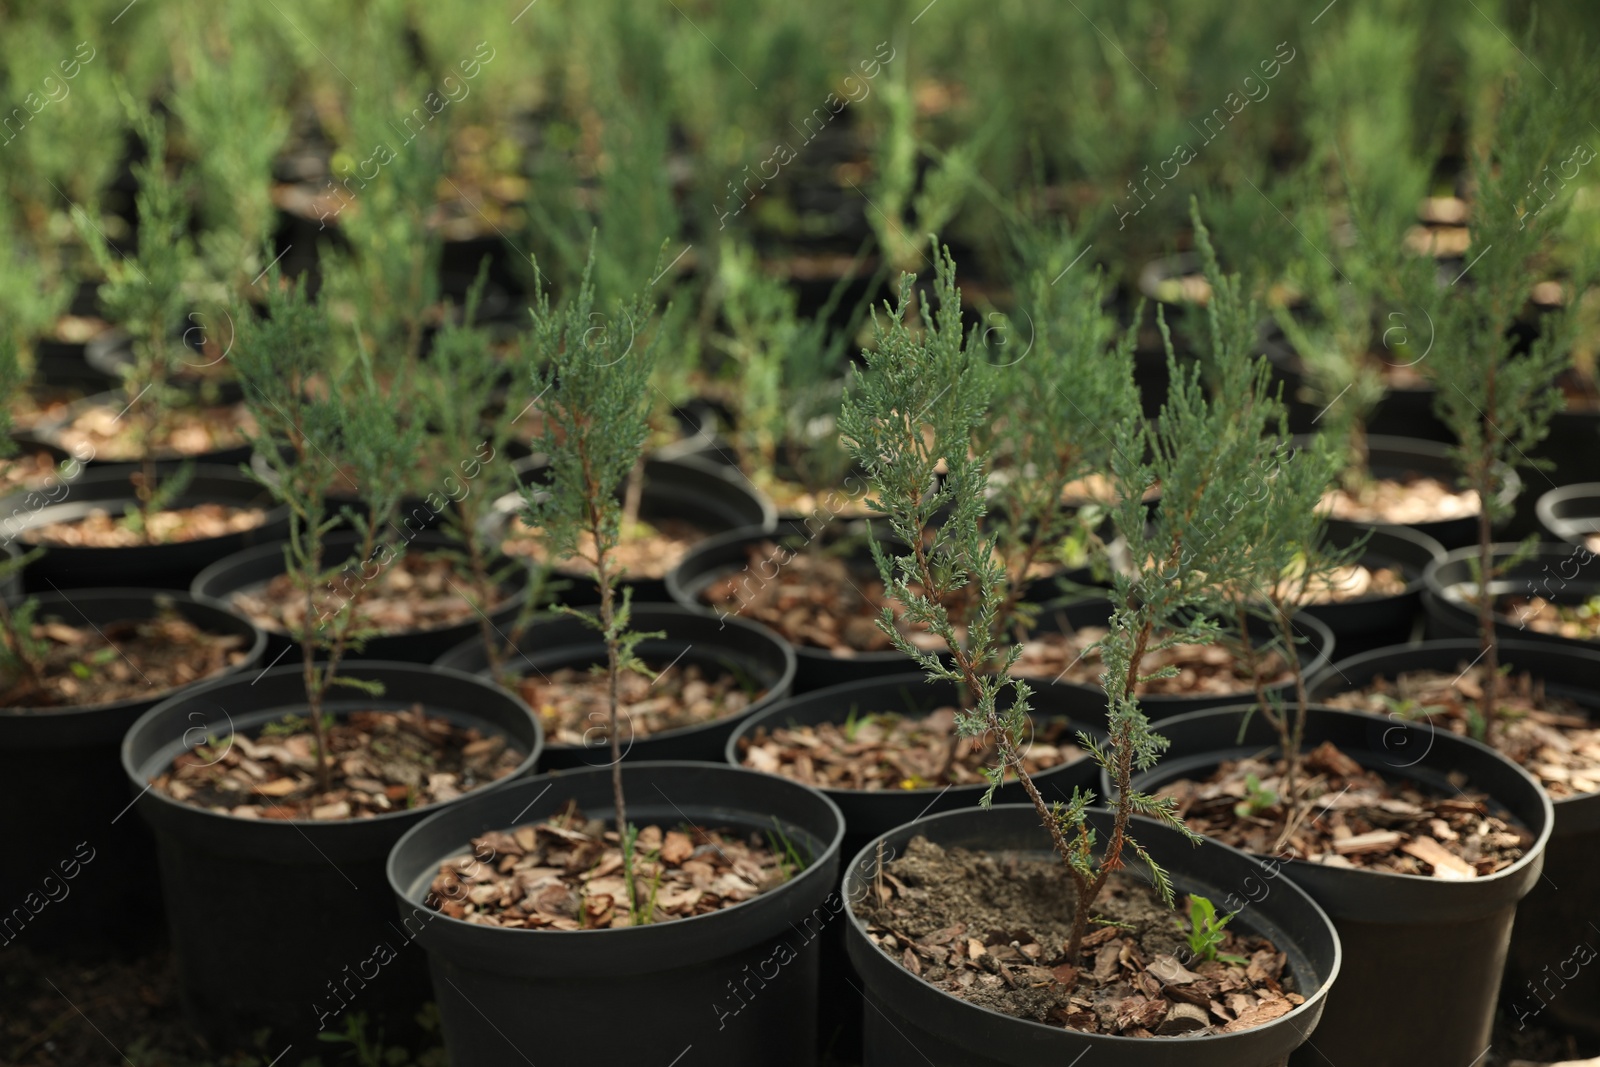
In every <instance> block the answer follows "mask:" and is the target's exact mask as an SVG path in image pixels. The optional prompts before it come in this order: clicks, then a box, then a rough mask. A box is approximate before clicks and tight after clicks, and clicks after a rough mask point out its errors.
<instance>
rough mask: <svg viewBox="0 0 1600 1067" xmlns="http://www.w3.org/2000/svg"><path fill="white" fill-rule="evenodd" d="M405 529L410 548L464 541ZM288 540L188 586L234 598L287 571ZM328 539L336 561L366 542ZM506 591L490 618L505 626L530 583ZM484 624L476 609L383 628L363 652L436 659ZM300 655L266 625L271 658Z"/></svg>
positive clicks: (216, 567) (354, 573)
mask: <svg viewBox="0 0 1600 1067" xmlns="http://www.w3.org/2000/svg"><path fill="white" fill-rule="evenodd" d="M401 533H402V534H403V535H405V536H402V537H397V538H393V543H394V544H395V545H397V546H403V547H404V548H405V549H406V550H407V551H410V552H434V551H438V550H440V549H446V548H455V547H457V546H458V545H459V542H457V541H454V540H452V539H451V538H449V537H447V536H445V535H444V534H441V533H434V532H431V531H415V530H412V529H410V528H409V527H407V528H406V529H405V530H404V531H401ZM286 544H287V542H285V541H274V542H272V543H271V544H263V545H257V546H255V547H254V548H248V549H245V550H244V551H243V552H235V553H234V554H232V555H230V556H225V557H223V558H222V559H219V560H217V561H216V562H215V563H213V564H211V565H210V566H209V567H207V568H206V569H205V570H203V571H201V572H200V573H199V574H197V575H195V577H194V581H193V582H192V583H191V584H190V586H189V592H191V593H193V594H194V595H195V596H197V597H200V598H201V599H203V600H211V601H215V602H217V603H219V604H224V605H227V604H230V603H231V598H232V596H233V594H234V593H237V592H239V591H240V590H241V589H247V588H249V587H251V586H255V585H260V584H261V583H263V582H268V581H271V580H272V579H273V578H276V577H277V576H278V575H280V574H282V573H284V569H285V567H286V563H285V561H284V555H283V550H284V547H285V545H286ZM323 545H324V551H325V553H326V554H325V556H324V560H325V562H326V563H327V564H328V565H329V566H331V565H333V564H334V563H336V562H338V561H340V560H345V561H354V560H355V558H356V555H357V553H358V551H359V550H360V548H361V539H360V537H359V536H358V535H357V534H355V533H353V532H335V533H330V534H328V535H327V537H326V538H325V539H324V540H323ZM363 571H364V568H356V567H353V566H352V567H350V569H349V570H347V571H344V572H341V573H346V574H349V575H350V578H351V583H352V585H354V584H356V583H357V582H358V581H359V579H360V577H361V576H362V573H363ZM505 594H506V597H507V599H506V602H505V603H503V604H501V605H500V606H499V607H497V608H495V610H493V611H491V612H490V613H489V621H490V622H491V623H493V624H494V625H495V626H496V627H497V628H499V629H502V630H503V629H505V628H506V627H507V626H509V625H510V624H511V621H512V620H513V619H515V618H516V616H517V612H518V611H520V610H521V609H522V603H523V600H524V599H525V598H526V596H527V586H526V584H522V585H517V586H515V587H514V588H511V587H508V588H507V589H506V590H505ZM482 625H483V621H482V619H481V618H480V617H479V616H478V615H476V614H474V615H472V616H471V617H470V618H468V619H466V620H464V621H462V622H457V623H452V624H451V625H449V626H433V627H429V628H427V629H420V630H404V631H401V632H399V633H392V634H383V635H381V636H378V637H373V638H371V639H369V640H368V641H367V642H366V645H365V646H364V647H363V648H362V650H361V658H362V659H387V660H396V661H399V662H402V663H414V664H418V665H422V664H427V663H432V662H433V661H434V660H436V659H438V658H439V656H441V655H442V654H443V653H444V652H446V651H447V650H449V649H451V648H454V647H455V646H456V645H459V644H460V643H461V642H463V641H466V640H468V639H469V638H471V637H472V636H473V635H474V634H479V633H480V632H481V629H480V628H481V627H482ZM301 660H302V656H301V654H300V645H299V643H298V642H297V641H295V640H294V639H293V638H292V637H290V635H289V634H288V633H287V632H286V631H284V630H279V629H275V628H268V629H267V661H268V662H269V663H297V662H300V661H301Z"/></svg>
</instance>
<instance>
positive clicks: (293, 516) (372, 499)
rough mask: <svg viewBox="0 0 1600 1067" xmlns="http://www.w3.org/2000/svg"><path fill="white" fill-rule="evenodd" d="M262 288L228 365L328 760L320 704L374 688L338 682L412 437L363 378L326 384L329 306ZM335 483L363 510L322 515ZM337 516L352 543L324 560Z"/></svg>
mask: <svg viewBox="0 0 1600 1067" xmlns="http://www.w3.org/2000/svg"><path fill="white" fill-rule="evenodd" d="M271 283H272V284H271V288H270V290H269V292H270V296H269V299H268V303H267V309H266V311H267V315H266V317H265V318H259V319H258V318H256V317H254V316H253V315H251V314H250V313H249V312H242V313H241V314H240V315H239V316H238V320H239V323H240V331H239V337H238V340H237V342H236V344H235V346H234V351H233V361H234V364H235V367H236V369H237V371H238V374H239V380H240V382H241V384H242V385H243V387H244V393H245V401H246V403H248V404H249V406H250V410H251V413H252V414H253V415H254V416H255V420H256V423H257V426H258V427H259V428H258V430H257V431H256V434H255V436H254V437H253V438H252V440H251V444H252V445H253V446H254V447H255V450H256V452H257V453H258V454H259V455H261V456H263V457H265V458H266V460H267V462H268V464H269V465H270V467H271V475H270V476H262V475H257V477H258V478H259V480H260V481H261V482H262V484H263V485H265V486H266V487H267V488H269V489H270V490H271V491H272V493H273V495H274V496H275V497H276V498H277V499H278V500H279V501H280V502H282V503H284V504H287V505H288V507H289V543H288V545H287V546H286V547H285V549H284V557H285V561H286V564H287V568H288V574H289V575H290V577H291V579H292V580H293V583H294V586H295V588H296V590H297V592H298V594H299V595H300V596H302V597H304V600H305V606H306V610H305V621H304V623H303V624H302V625H301V626H300V627H299V628H298V632H295V633H293V634H292V636H293V637H294V638H295V639H296V640H297V641H299V643H300V647H301V651H302V654H303V656H304V675H305V690H306V702H307V704H308V705H309V711H310V715H309V718H310V719H311V722H312V728H313V730H314V732H315V733H316V737H317V750H318V752H319V753H321V754H326V753H327V751H328V750H327V746H326V744H325V739H324V737H323V725H322V723H323V714H322V707H323V703H324V700H325V699H326V696H327V693H328V691H329V689H331V688H332V687H333V686H335V685H344V686H351V687H354V688H358V689H363V690H365V691H368V692H375V691H376V690H375V689H374V688H373V687H372V686H371V685H369V684H368V683H365V682H362V681H360V680H357V679H353V678H348V677H345V676H343V675H340V674H339V665H340V662H341V660H342V659H343V657H344V656H345V655H346V653H348V652H352V651H354V652H359V651H360V650H361V647H362V645H363V644H364V643H365V641H366V639H367V638H368V637H370V636H371V634H370V633H369V632H366V631H364V630H363V629H362V623H361V613H360V605H361V601H362V600H363V598H364V596H365V593H366V591H367V589H368V587H369V586H370V585H371V583H372V582H373V581H374V580H375V579H376V578H377V577H378V575H379V574H381V573H382V570H383V569H384V568H386V567H388V566H390V565H392V564H393V563H394V562H395V560H396V559H398V558H399V556H400V555H401V554H402V553H403V551H404V547H405V546H404V545H403V544H396V543H394V542H392V541H389V542H385V543H383V544H380V543H379V538H380V536H381V535H382V534H383V532H384V531H385V530H386V529H387V528H388V527H389V525H390V522H391V520H392V518H393V516H394V513H395V509H396V508H397V506H398V505H399V502H400V497H401V494H402V493H403V492H404V483H403V481H402V480H401V479H399V478H396V477H395V472H396V471H399V470H403V469H405V468H406V466H407V465H408V464H410V463H411V462H412V460H413V458H414V456H415V454H416V452H417V450H418V448H419V447H420V445H421V432H420V430H418V429H416V428H415V427H412V428H402V426H401V424H400V422H399V417H398V416H397V414H396V413H395V411H394V409H393V407H392V406H391V405H390V404H388V403H387V402H386V401H385V399H384V398H383V396H382V395H381V394H380V393H379V391H378V389H377V387H376V386H375V385H374V384H373V383H372V381H371V379H370V378H369V377H365V376H359V375H349V376H346V377H345V378H343V379H338V380H334V381H331V382H329V381H327V380H326V378H325V375H326V373H327V367H328V365H329V334H330V331H329V324H328V316H327V311H326V308H325V307H324V306H323V304H322V302H321V300H320V299H318V300H316V301H312V300H309V299H307V298H306V296H305V294H304V293H303V291H302V290H301V288H300V287H299V286H298V285H282V284H280V283H279V281H278V279H277V277H276V276H274V277H272V278H271ZM246 469H247V470H248V469H249V468H246ZM336 486H337V487H339V488H341V489H344V490H345V491H359V492H360V493H361V494H362V497H363V499H364V502H365V508H364V510H363V509H356V508H352V507H350V506H349V505H346V506H345V507H344V508H342V509H341V510H342V515H341V514H333V513H330V510H329V500H328V498H329V495H330V492H331V491H332V490H333V489H334V488H335V487H336ZM341 518H342V519H343V520H344V521H346V522H348V523H350V524H351V525H352V526H354V528H355V531H356V534H357V541H358V548H357V550H356V554H355V556H354V557H353V559H352V560H346V559H337V560H333V561H330V560H329V559H328V558H327V554H326V551H325V545H324V540H325V538H326V536H327V534H328V533H329V532H330V531H331V530H332V529H333V528H334V527H335V526H337V525H338V524H339V522H340V520H341ZM352 569H354V571H355V573H354V574H352ZM330 594H331V595H330ZM319 652H320V653H321V654H322V656H323V659H322V661H321V662H320V663H319V662H318V658H317V657H318V653H319ZM320 771H321V775H322V785H323V788H327V787H328V786H329V784H330V782H331V778H330V771H329V766H328V763H327V761H326V759H323V760H322V762H321V763H320Z"/></svg>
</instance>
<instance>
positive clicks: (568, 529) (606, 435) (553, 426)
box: [523, 271, 659, 921]
mask: <svg viewBox="0 0 1600 1067" xmlns="http://www.w3.org/2000/svg"><path fill="white" fill-rule="evenodd" d="M594 302H595V295H594V286H593V285H592V283H591V281H590V276H589V272H588V271H585V272H584V275H583V278H582V281H581V282H580V284H579V285H578V288H577V292H576V294H575V295H574V296H573V297H572V299H570V300H569V301H567V302H566V303H565V304H563V305H562V306H561V307H559V308H552V307H551V306H550V300H549V297H548V295H547V294H545V293H544V292H542V291H541V292H539V293H538V295H537V297H536V300H535V304H534V307H533V308H532V315H533V330H532V334H531V337H530V341H529V345H530V349H531V352H532V355H533V365H534V367H535V368H536V369H535V370H534V371H533V374H532V378H533V388H534V391H535V393H536V395H537V396H538V397H539V405H540V408H541V409H542V411H543V414H544V442H543V450H544V452H545V455H546V456H547V457H548V463H549V466H548V468H547V470H548V475H547V479H546V482H545V484H544V485H543V486H540V487H537V488H535V487H528V486H524V487H523V497H524V505H525V506H524V509H523V518H524V521H526V522H527V523H528V524H529V525H531V526H535V527H538V528H539V529H540V530H541V531H542V536H543V537H544V538H545V541H546V544H547V546H548V555H549V556H550V557H551V558H552V559H565V558H571V557H573V556H579V555H580V553H581V552H583V551H584V550H585V549H587V550H589V551H592V553H593V554H592V555H587V554H585V555H581V556H580V558H583V559H584V560H585V561H586V562H587V563H588V564H589V565H590V566H591V567H593V568H594V578H595V584H596V586H597V587H598V588H599V592H600V604H599V608H598V611H596V612H592V613H591V612H581V611H573V610H572V609H566V608H564V609H561V610H565V611H568V612H569V613H570V614H572V615H573V616H574V617H576V618H578V619H581V620H583V621H584V622H585V623H586V624H588V625H590V626H592V627H594V628H595V629H596V630H598V631H599V632H600V635H601V637H602V639H603V640H604V642H605V648H606V667H605V673H606V679H607V696H606V702H607V708H608V714H609V719H608V723H609V727H608V729H609V733H610V739H611V786H612V793H613V801H614V803H615V806H616V816H617V836H618V838H619V841H620V844H621V846H622V856H623V877H624V879H625V880H626V882H627V886H628V909H629V912H630V914H631V915H632V916H633V917H634V919H635V921H638V919H639V917H640V910H639V901H638V898H637V895H636V894H635V892H634V877H633V847H632V846H633V830H632V828H631V827H630V826H629V824H628V815H627V802H626V798H625V797H624V795H623V789H622V737H621V729H620V726H619V723H618V711H619V707H620V697H619V686H620V683H621V678H622V674H623V672H625V671H634V672H637V673H640V674H646V675H648V674H649V673H650V672H649V670H648V668H647V667H646V666H645V665H644V663H643V661H641V660H640V659H639V657H638V656H637V655H636V654H635V651H634V650H635V649H636V647H637V646H638V644H639V642H640V641H642V640H644V639H645V638H646V637H650V636H652V635H650V634H646V633H639V632H636V631H634V630H632V629H630V615H631V607H632V596H631V591H630V590H628V589H623V590H621V595H620V597H619V595H618V583H619V580H620V578H621V573H620V568H619V566H618V563H617V561H616V559H615V558H614V557H615V552H616V548H617V545H618V543H619V542H620V541H621V538H622V531H623V502H622V500H621V499H620V495H621V493H622V491H623V489H624V486H625V484H626V482H627V480H628V477H629V474H630V473H631V472H632V471H633V470H634V468H635V466H636V465H637V464H638V463H639V462H640V459H641V457H642V455H643V452H644V447H645V442H646V440H647V438H648V435H649V416H650V399H651V398H650V375H651V371H652V370H653V369H654V365H655V360H656V353H657V347H658V346H657V344H656V342H657V339H658V337H659V334H658V333H655V332H651V331H649V330H648V327H649V325H650V318H651V311H652V308H651V304H650V302H649V299H648V297H647V296H645V295H644V294H635V295H634V296H633V297H632V298H631V299H630V300H628V301H626V302H619V304H618V306H617V307H616V309H615V310H614V312H613V313H612V315H611V316H610V317H609V318H606V317H605V316H603V315H602V314H601V313H599V312H596V311H595V306H594ZM597 322H603V323H604V325H600V326H597Z"/></svg>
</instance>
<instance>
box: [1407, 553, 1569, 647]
mask: <svg viewBox="0 0 1600 1067" xmlns="http://www.w3.org/2000/svg"><path fill="white" fill-rule="evenodd" d="M1517 548H1518V546H1517V545H1495V546H1493V554H1494V556H1495V558H1496V559H1497V560H1504V559H1506V558H1509V557H1510V556H1511V554H1512V553H1513V552H1515V551H1517ZM1477 558H1478V549H1477V547H1476V546H1473V547H1469V548H1459V549H1457V550H1456V551H1454V552H1451V553H1449V554H1448V555H1447V556H1445V557H1444V558H1443V559H1441V560H1439V561H1438V562H1436V563H1434V564H1433V565H1432V566H1430V567H1429V568H1428V571H1427V574H1426V576H1425V578H1426V581H1427V585H1428V588H1427V593H1426V595H1425V596H1424V597H1423V604H1424V606H1425V607H1426V608H1427V612H1428V635H1429V636H1430V637H1436V638H1449V637H1476V636H1477V634H1478V609H1477V605H1475V604H1473V603H1472V602H1471V601H1469V600H1467V599H1465V597H1466V596H1468V595H1471V594H1472V593H1474V592H1475V590H1476V588H1477V583H1476V582H1474V581H1473V577H1472V573H1473V572H1472V568H1473V563H1474V561H1475V560H1476V559H1477ZM1489 593H1490V595H1491V596H1492V597H1494V598H1495V599H1496V600H1499V599H1500V598H1501V597H1503V596H1538V597H1543V598H1544V599H1545V600H1548V601H1550V602H1552V603H1554V604H1557V605H1562V606H1567V605H1578V604H1583V603H1584V602H1586V601H1588V600H1591V599H1593V598H1594V597H1595V596H1597V595H1600V554H1596V553H1594V552H1591V551H1589V549H1587V548H1584V547H1582V546H1579V545H1564V544H1563V545H1557V544H1547V545H1538V546H1536V547H1535V548H1534V550H1533V553H1532V554H1531V555H1529V556H1528V558H1526V559H1523V560H1520V561H1519V562H1517V563H1516V565H1514V566H1512V567H1511V568H1510V569H1508V570H1507V571H1506V572H1505V573H1504V574H1502V575H1501V576H1500V577H1499V578H1497V579H1495V580H1494V581H1492V582H1490V583H1489ZM1524 614H1526V617H1524ZM1533 618H1534V616H1533V615H1532V613H1527V612H1525V613H1522V614H1514V613H1511V612H1506V611H1496V612H1495V613H1494V628H1495V632H1496V633H1499V634H1501V635H1503V636H1505V637H1512V638H1515V639H1517V640H1518V641H1527V642H1531V643H1533V644H1549V645H1557V646H1560V647H1563V648H1575V649H1590V650H1594V651H1600V638H1596V639H1593V640H1586V639H1583V638H1576V637H1566V636H1563V635H1561V634H1552V633H1545V632H1543V631H1541V630H1537V629H1535V628H1534V627H1533V626H1531V625H1529V623H1530V622H1531V621H1532V619H1533Z"/></svg>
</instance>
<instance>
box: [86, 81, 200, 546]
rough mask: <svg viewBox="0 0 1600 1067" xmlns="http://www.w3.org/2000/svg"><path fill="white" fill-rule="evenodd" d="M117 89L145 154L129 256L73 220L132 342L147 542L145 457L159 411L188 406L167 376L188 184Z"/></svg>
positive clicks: (150, 123)
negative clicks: (133, 250) (135, 239)
mask: <svg viewBox="0 0 1600 1067" xmlns="http://www.w3.org/2000/svg"><path fill="white" fill-rule="evenodd" d="M117 91H118V94H119V95H120V96H121V98H122V103H123V106H124V108H125V109H126V110H127V113H128V117H129V119H130V121H131V122H132V124H133V128H134V130H135V132H137V133H138V135H139V138H140V140H142V141H143V142H144V145H145V149H146V151H147V152H148V158H147V159H146V160H145V161H144V162H142V163H136V164H134V167H133V173H134V176H135V177H136V178H137V179H138V181H139V190H138V192H137V194H135V197H134V202H135V204H136V206H137V208H138V213H139V247H138V252H137V254H136V255H135V256H134V257H133V258H131V259H130V258H128V257H125V256H124V255H122V254H121V253H120V252H118V251H117V250H115V249H113V248H111V247H108V246H107V244H106V242H105V241H104V240H103V239H102V238H101V236H100V234H99V231H98V230H97V229H96V228H95V223H94V221H93V220H92V219H91V218H90V217H89V215H88V214H87V213H86V212H85V211H83V210H82V209H81V208H80V209H77V210H76V211H75V212H74V216H73V217H74V221H76V222H77V224H78V227H79V231H80V233H81V235H82V237H83V239H84V241H85V242H86V243H87V244H88V245H89V247H90V248H91V249H92V250H93V252H94V256H95V259H96V261H97V262H98V264H99V266H100V269H101V270H102V271H103V272H104V274H105V276H106V281H105V283H104V284H103V285H102V286H101V287H100V299H101V302H102V303H103V304H104V305H105V307H106V310H107V313H108V314H109V315H110V316H111V318H112V320H113V321H115V322H118V323H120V324H121V325H122V327H123V329H125V330H126V331H127V332H128V335H129V338H130V339H131V341H132V344H133V360H132V361H131V362H130V363H129V364H128V365H127V366H126V368H124V370H123V388H124V390H125V391H126V393H127V397H128V405H129V410H128V412H127V418H128V419H129V422H130V425H131V426H132V427H133V433H134V440H135V445H136V448H137V451H138V453H139V454H140V456H141V457H142V464H143V470H142V471H141V475H140V478H139V480H138V482H137V485H136V488H137V492H138V498H139V511H140V512H141V515H142V517H141V523H140V525H141V528H142V529H143V530H144V531H145V533H146V536H147V537H148V536H149V530H150V521H149V520H150V517H151V516H152V515H153V514H154V513H155V512H156V511H157V510H159V509H158V507H157V504H158V501H157V500H156V498H155V493H156V489H157V482H158V474H157V470H156V465H155V458H154V455H153V453H154V450H155V447H156V443H157V441H158V440H159V439H160V436H161V433H162V431H163V430H164V428H165V420H166V416H167V413H168V412H169V411H170V410H171V409H172V408H174V407H178V406H181V405H183V404H185V403H186V402H187V400H188V398H187V397H186V396H185V395H184V394H183V392H182V391H181V390H179V389H177V388H175V387H174V386H173V385H172V378H173V377H174V376H175V375H177V374H178V373H179V372H180V370H181V368H182V366H183V361H182V357H181V352H182V351H183V343H182V341H181V340H180V339H179V338H178V337H177V336H176V334H177V331H178V328H179V326H180V325H181V324H182V322H183V315H184V311H185V300H186V296H187V292H188V288H189V284H190V282H191V280H192V276H193V273H194V269H193V268H194V263H195V253H194V242H193V239H192V238H191V237H190V236H189V188H188V182H187V181H186V180H185V179H182V178H179V177H174V176H172V175H171V174H169V173H168V169H167V120H166V118H165V117H164V116H162V115H160V114H158V113H157V112H156V111H155V110H154V108H152V107H151V106H150V105H149V104H148V103H147V102H145V101H143V100H140V99H137V98H136V97H134V95H133V94H132V93H131V92H129V90H128V89H127V87H126V86H124V85H121V84H119V85H118V87H117Z"/></svg>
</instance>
